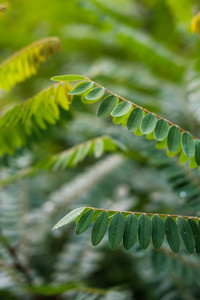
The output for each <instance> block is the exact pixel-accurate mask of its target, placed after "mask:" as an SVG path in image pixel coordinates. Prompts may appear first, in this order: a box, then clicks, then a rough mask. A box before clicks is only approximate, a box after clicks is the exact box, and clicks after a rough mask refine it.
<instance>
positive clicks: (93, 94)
mask: <svg viewBox="0 0 200 300" xmlns="http://www.w3.org/2000/svg"><path fill="white" fill-rule="evenodd" d="M104 93H105V90H104V89H103V88H101V87H95V88H94V89H93V90H91V91H90V92H89V93H88V94H87V95H86V96H85V99H86V100H91V101H94V100H99V99H100V98H101V97H102V96H103V94H104Z"/></svg>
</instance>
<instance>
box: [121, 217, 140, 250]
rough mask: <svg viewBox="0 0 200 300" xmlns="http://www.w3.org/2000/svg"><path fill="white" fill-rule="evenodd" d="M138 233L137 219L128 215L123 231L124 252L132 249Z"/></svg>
mask: <svg viewBox="0 0 200 300" xmlns="http://www.w3.org/2000/svg"><path fill="white" fill-rule="evenodd" d="M137 233H138V219H137V217H136V216H135V215H134V214H130V215H129V216H128V217H127V218H126V221H125V231H124V237H123V245H124V248H125V249H126V250H129V249H130V248H131V247H133V245H134V243H135V240H136V237H137Z"/></svg>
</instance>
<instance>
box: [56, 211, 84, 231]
mask: <svg viewBox="0 0 200 300" xmlns="http://www.w3.org/2000/svg"><path fill="white" fill-rule="evenodd" d="M84 209H85V207H78V208H76V209H74V210H72V211H71V212H70V213H68V214H67V215H66V216H65V217H64V218H62V219H61V220H60V221H59V222H58V223H56V225H55V226H54V227H53V229H52V230H54V229H57V228H59V227H62V226H64V225H67V224H69V223H71V222H74V221H75V220H76V218H77V217H78V216H80V214H81V213H82V212H83V211H84Z"/></svg>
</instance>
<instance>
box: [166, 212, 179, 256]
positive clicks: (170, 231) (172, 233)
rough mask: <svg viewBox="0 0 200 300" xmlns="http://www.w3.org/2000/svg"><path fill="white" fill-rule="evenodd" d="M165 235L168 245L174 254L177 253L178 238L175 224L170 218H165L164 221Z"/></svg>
mask: <svg viewBox="0 0 200 300" xmlns="http://www.w3.org/2000/svg"><path fill="white" fill-rule="evenodd" d="M165 233H166V236H167V241H168V244H169V246H170V248H171V250H172V251H173V252H174V253H178V251H179V248H180V237H179V232H178V227H177V225H176V222H175V221H174V220H173V218H172V217H170V216H167V217H166V219H165Z"/></svg>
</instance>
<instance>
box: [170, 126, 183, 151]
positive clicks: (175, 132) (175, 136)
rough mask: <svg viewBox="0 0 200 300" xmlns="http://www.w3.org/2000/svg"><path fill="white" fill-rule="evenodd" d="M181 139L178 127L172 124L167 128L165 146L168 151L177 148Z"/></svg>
mask: <svg viewBox="0 0 200 300" xmlns="http://www.w3.org/2000/svg"><path fill="white" fill-rule="evenodd" d="M180 140H181V133H180V130H179V129H178V127H176V126H172V127H171V128H170V130H169V134H168V138H167V147H168V149H169V151H170V152H172V153H173V152H176V151H177V150H178V147H179V144H180Z"/></svg>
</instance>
